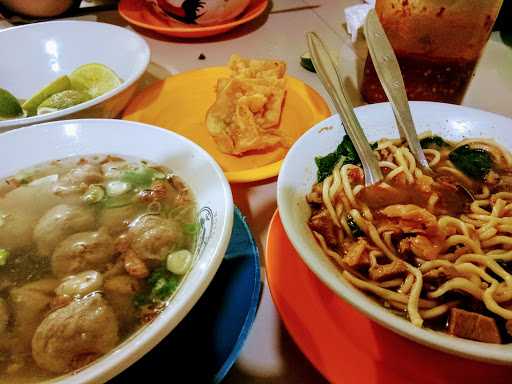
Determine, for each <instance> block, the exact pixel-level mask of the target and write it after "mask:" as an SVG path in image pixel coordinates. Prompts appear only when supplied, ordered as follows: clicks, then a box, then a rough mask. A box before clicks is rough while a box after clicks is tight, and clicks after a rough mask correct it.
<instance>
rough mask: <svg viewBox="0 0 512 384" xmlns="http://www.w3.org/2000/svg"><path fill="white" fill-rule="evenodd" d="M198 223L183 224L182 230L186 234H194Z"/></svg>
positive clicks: (197, 228) (197, 229)
mask: <svg viewBox="0 0 512 384" xmlns="http://www.w3.org/2000/svg"><path fill="white" fill-rule="evenodd" d="M199 228H200V225H199V224H198V223H191V224H183V232H185V234H187V235H195V234H196V233H197V232H198V231H199Z"/></svg>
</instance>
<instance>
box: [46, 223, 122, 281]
mask: <svg viewBox="0 0 512 384" xmlns="http://www.w3.org/2000/svg"><path fill="white" fill-rule="evenodd" d="M114 253H115V251H114V241H113V239H112V238H111V237H110V235H109V234H108V232H107V231H106V230H104V229H100V230H99V231H94V232H80V233H75V234H74V235H71V236H69V237H68V238H66V239H65V240H63V241H62V242H60V243H59V245H58V246H57V248H55V252H53V255H52V271H53V273H54V275H56V276H58V277H63V276H67V275H72V274H76V273H79V272H83V271H87V270H90V269H92V270H101V269H103V268H104V267H105V264H106V263H108V262H109V261H111V260H112V258H113V256H114Z"/></svg>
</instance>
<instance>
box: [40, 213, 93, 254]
mask: <svg viewBox="0 0 512 384" xmlns="http://www.w3.org/2000/svg"><path fill="white" fill-rule="evenodd" d="M94 226H95V217H94V214H93V212H92V211H91V210H89V209H87V208H84V207H80V206H74V205H67V204H59V205H56V206H55V207H53V208H51V209H50V210H49V211H47V212H46V213H45V214H44V215H43V216H42V217H41V218H40V219H39V221H38V223H37V224H36V227H35V228H34V240H35V242H36V244H37V249H38V252H39V254H40V255H41V256H44V257H47V256H50V255H51V254H52V253H53V251H54V249H55V247H56V246H57V244H59V243H60V242H61V241H62V240H64V239H65V238H66V237H68V236H69V235H71V234H73V233H76V232H83V231H88V230H91V229H93V228H94Z"/></svg>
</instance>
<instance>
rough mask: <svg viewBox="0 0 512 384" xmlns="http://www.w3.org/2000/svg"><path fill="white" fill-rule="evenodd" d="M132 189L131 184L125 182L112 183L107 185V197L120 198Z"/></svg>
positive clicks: (116, 181)
mask: <svg viewBox="0 0 512 384" xmlns="http://www.w3.org/2000/svg"><path fill="white" fill-rule="evenodd" d="M131 189H132V186H131V184H130V183H127V182H125V181H118V180H115V181H111V182H109V183H108V184H107V195H109V196H120V195H123V194H125V193H126V192H128V191H129V190H131Z"/></svg>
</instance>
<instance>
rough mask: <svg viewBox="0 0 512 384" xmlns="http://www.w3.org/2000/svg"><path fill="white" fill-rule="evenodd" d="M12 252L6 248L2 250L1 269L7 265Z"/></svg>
mask: <svg viewBox="0 0 512 384" xmlns="http://www.w3.org/2000/svg"><path fill="white" fill-rule="evenodd" d="M9 255H10V252H9V251H8V250H7V249H5V248H0V267H3V266H4V265H5V264H7V259H8V258H9Z"/></svg>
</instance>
